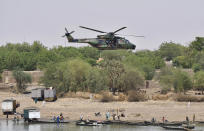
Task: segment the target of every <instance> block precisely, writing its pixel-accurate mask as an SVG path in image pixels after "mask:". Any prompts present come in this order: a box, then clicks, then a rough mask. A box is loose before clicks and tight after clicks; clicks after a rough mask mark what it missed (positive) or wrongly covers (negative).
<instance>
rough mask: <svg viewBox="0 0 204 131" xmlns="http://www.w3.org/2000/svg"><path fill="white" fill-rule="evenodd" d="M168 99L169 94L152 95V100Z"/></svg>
mask: <svg viewBox="0 0 204 131" xmlns="http://www.w3.org/2000/svg"><path fill="white" fill-rule="evenodd" d="M168 99H169V96H168V95H161V94H158V95H154V96H152V100H154V101H157V100H168Z"/></svg>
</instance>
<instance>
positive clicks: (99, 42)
mask: <svg viewBox="0 0 204 131" xmlns="http://www.w3.org/2000/svg"><path fill="white" fill-rule="evenodd" d="M79 27H80V28H83V29H87V30H91V31H95V32H99V33H104V34H103V35H98V36H97V38H86V39H75V38H73V37H72V35H71V34H73V33H74V31H71V32H68V30H67V28H65V31H66V33H65V35H64V36H62V37H65V36H66V37H67V39H68V42H73V43H88V44H89V45H91V46H93V47H95V48H98V49H99V50H115V49H132V50H134V49H135V48H136V45H134V44H132V43H131V42H129V41H128V40H127V39H125V38H123V37H119V36H118V35H119V34H116V33H117V32H119V31H121V30H123V29H125V28H127V27H122V28H120V29H118V30H116V31H114V32H104V31H100V30H96V29H92V28H88V27H84V26H79ZM131 36H134V35H131ZM134 37H144V36H134Z"/></svg>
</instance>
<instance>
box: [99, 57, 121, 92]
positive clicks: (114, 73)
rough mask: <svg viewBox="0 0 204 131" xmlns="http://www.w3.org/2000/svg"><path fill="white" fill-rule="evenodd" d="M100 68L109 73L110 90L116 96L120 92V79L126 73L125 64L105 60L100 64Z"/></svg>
mask: <svg viewBox="0 0 204 131" xmlns="http://www.w3.org/2000/svg"><path fill="white" fill-rule="evenodd" d="M100 67H102V69H104V70H105V71H106V72H107V74H108V79H109V89H110V90H111V91H112V92H113V94H115V92H116V91H117V90H118V85H119V81H120V78H121V76H122V74H123V73H125V69H124V66H123V64H122V63H121V62H120V61H117V60H105V61H103V62H102V63H101V64H100Z"/></svg>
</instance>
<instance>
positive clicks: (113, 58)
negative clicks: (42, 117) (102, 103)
mask: <svg viewBox="0 0 204 131" xmlns="http://www.w3.org/2000/svg"><path fill="white" fill-rule="evenodd" d="M99 58H100V60H99ZM98 60H99V61H98ZM165 60H167V61H170V60H171V61H172V62H173V66H176V67H179V69H174V68H171V67H165ZM182 68H192V69H193V70H194V72H202V71H203V70H204V38H202V37H196V39H195V40H194V41H192V42H191V43H190V44H189V46H183V45H180V44H177V43H173V42H164V43H162V44H161V46H160V47H159V49H158V50H155V51H149V50H141V51H136V52H135V53H134V52H131V51H127V50H112V51H111V50H104V51H99V50H98V49H96V48H93V47H81V48H74V47H62V46H58V47H54V48H51V49H48V48H47V47H45V46H43V44H42V43H40V42H39V41H34V42H33V43H32V44H29V43H26V42H24V43H17V44H12V43H8V44H6V45H4V46H0V73H1V72H2V71H3V70H4V69H8V70H16V69H21V70H24V71H33V70H43V71H44V73H45V75H44V77H43V78H42V81H41V82H42V83H43V84H45V85H46V86H52V87H55V88H56V89H57V90H58V92H69V91H72V92H77V91H89V92H93V93H97V92H101V91H104V90H110V91H113V93H115V92H116V91H122V92H128V91H129V90H138V88H140V87H143V86H144V83H145V80H152V79H153V77H154V76H155V71H156V70H157V69H161V72H160V74H159V76H158V77H157V79H158V80H159V81H160V83H161V85H163V87H164V90H166V91H168V90H170V89H171V88H173V89H174V90H175V91H176V92H185V91H187V90H189V89H191V88H192V80H191V77H190V75H189V74H188V73H186V72H183V71H182ZM201 76H202V75H201V74H199V73H196V76H195V77H194V81H195V82H197V83H193V85H194V86H196V87H197V88H201V86H202V83H201V82H200V81H201V80H200V79H201Z"/></svg>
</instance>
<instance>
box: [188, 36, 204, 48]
mask: <svg viewBox="0 0 204 131" xmlns="http://www.w3.org/2000/svg"><path fill="white" fill-rule="evenodd" d="M189 48H191V49H195V50H197V51H202V50H203V49H204V37H196V38H195V40H194V41H192V42H191V44H190V45H189Z"/></svg>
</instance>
